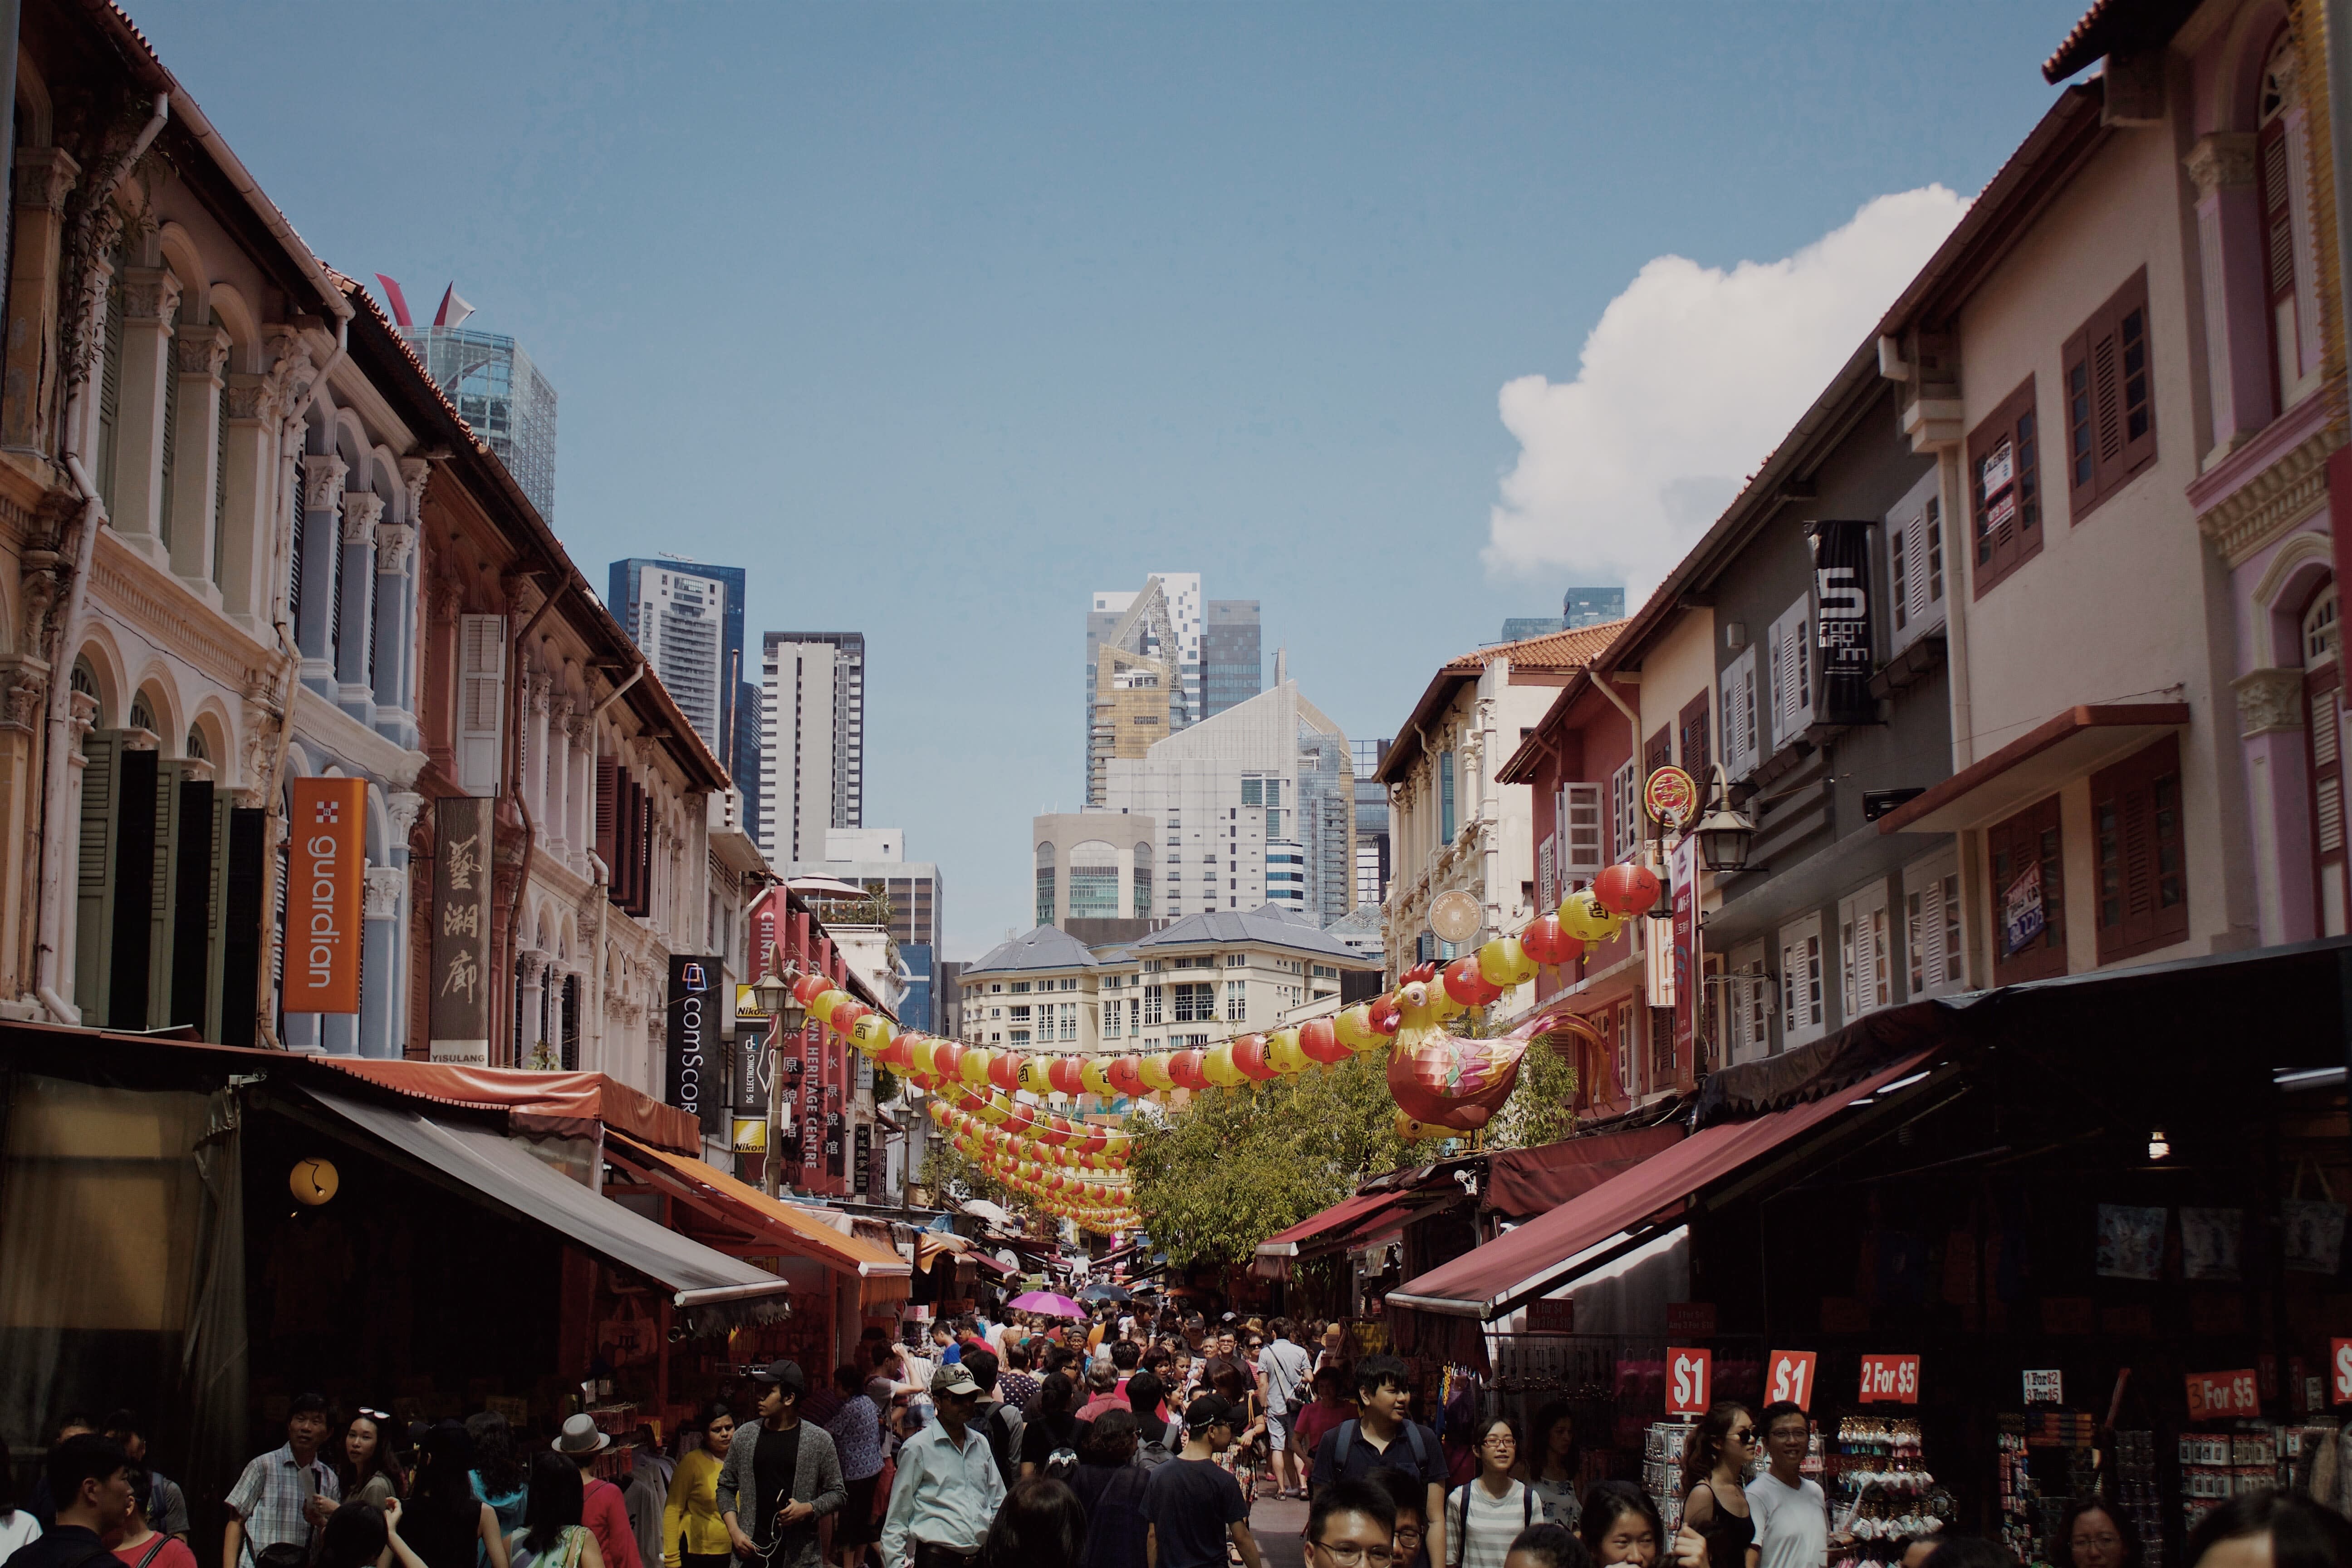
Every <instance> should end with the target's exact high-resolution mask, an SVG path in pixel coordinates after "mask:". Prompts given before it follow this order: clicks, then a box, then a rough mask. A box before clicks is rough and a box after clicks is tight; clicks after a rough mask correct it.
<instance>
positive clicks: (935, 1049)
mask: <svg viewBox="0 0 2352 1568" xmlns="http://www.w3.org/2000/svg"><path fill="white" fill-rule="evenodd" d="M961 1060H963V1047H961V1046H960V1045H958V1044H956V1043H955V1042H954V1041H953V1040H934V1041H932V1042H931V1070H932V1071H933V1072H935V1073H937V1074H938V1075H939V1076H940V1078H941V1079H948V1080H950V1081H951V1080H953V1079H954V1078H955V1076H956V1063H958V1062H960V1061H961Z"/></svg>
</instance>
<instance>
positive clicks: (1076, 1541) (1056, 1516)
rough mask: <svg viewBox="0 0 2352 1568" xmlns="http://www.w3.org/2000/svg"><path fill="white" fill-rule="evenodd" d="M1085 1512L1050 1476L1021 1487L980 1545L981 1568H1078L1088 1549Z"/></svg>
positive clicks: (1037, 1477)
mask: <svg viewBox="0 0 2352 1568" xmlns="http://www.w3.org/2000/svg"><path fill="white" fill-rule="evenodd" d="M1086 1539H1087V1516H1086V1510H1083V1509H1081V1508H1080V1507H1079V1506H1078V1499H1077V1494H1076V1493H1075V1492H1073V1491H1071V1490H1070V1489H1069V1488H1067V1487H1066V1486H1064V1485H1063V1484H1062V1483H1061V1482H1059V1481H1057V1480H1055V1479H1053V1478H1052V1477H1050V1476H1033V1477H1031V1478H1030V1479H1027V1480H1024V1481H1021V1482H1018V1483H1016V1484H1015V1485H1014V1487H1013V1494H1012V1495H1011V1496H1010V1497H1008V1498H1006V1499H1005V1500H1004V1506H1003V1507H1002V1508H1000V1509H998V1510H996V1522H995V1523H993V1524H992V1525H990V1526H989V1527H988V1537H987V1539H986V1540H984V1541H982V1542H981V1546H980V1568H1078V1560H1079V1557H1080V1556H1081V1554H1082V1553H1083V1552H1084V1551H1085V1549H1086Z"/></svg>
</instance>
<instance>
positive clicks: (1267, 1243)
mask: <svg viewBox="0 0 2352 1568" xmlns="http://www.w3.org/2000/svg"><path fill="white" fill-rule="evenodd" d="M1397 1195H1398V1194H1394V1193H1361V1194H1357V1195H1356V1196H1355V1197H1352V1198H1342V1199H1340V1200H1339V1202H1338V1203H1336V1204H1333V1205H1331V1206H1330V1207H1329V1208H1328V1209H1325V1210H1324V1211H1323V1212H1322V1213H1321V1214H1318V1215H1309V1216H1308V1217H1307V1218H1306V1219H1302V1220H1300V1221H1299V1222H1298V1223H1297V1225H1294V1226H1291V1227H1290V1228H1289V1229H1288V1230H1281V1231H1276V1232H1275V1234H1274V1235H1272V1236H1269V1237H1266V1238H1265V1240H1264V1241H1261V1242H1259V1243H1258V1244H1257V1255H1258V1256H1259V1257H1260V1258H1296V1257H1297V1256H1298V1248H1299V1247H1300V1246H1301V1245H1303V1244H1304V1243H1307V1242H1310V1241H1313V1240H1314V1239H1316V1238H1317V1237H1320V1236H1322V1235H1324V1234H1325V1233H1327V1232H1328V1231H1331V1230H1333V1229H1335V1228H1337V1227H1338V1226H1344V1225H1350V1224H1352V1223H1354V1222H1355V1221H1357V1220H1359V1219H1361V1218H1363V1217H1364V1216H1365V1215H1369V1214H1370V1213H1371V1212H1372V1211H1373V1210H1374V1209H1376V1208H1381V1207H1382V1206H1384V1205H1388V1204H1391V1203H1393V1202H1394V1201H1395V1200H1396V1197H1397Z"/></svg>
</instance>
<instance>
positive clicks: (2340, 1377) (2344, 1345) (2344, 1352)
mask: <svg viewBox="0 0 2352 1568" xmlns="http://www.w3.org/2000/svg"><path fill="white" fill-rule="evenodd" d="M2327 1393H2328V1397H2329V1398H2330V1399H2331V1400H2332V1401H2333V1402H2334V1403H2336V1404H2337V1405H2352V1340H2330V1341H2328V1342H2327Z"/></svg>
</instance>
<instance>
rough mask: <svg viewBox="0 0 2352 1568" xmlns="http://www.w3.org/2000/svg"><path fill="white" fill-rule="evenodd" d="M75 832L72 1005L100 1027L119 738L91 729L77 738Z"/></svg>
mask: <svg viewBox="0 0 2352 1568" xmlns="http://www.w3.org/2000/svg"><path fill="white" fill-rule="evenodd" d="M81 751H82V756H83V757H84V758H85V759H86V762H85V763H84V765H83V768H82V772H81V832H80V837H79V842H78V843H77V844H76V846H75V848H76V856H75V862H74V1005H76V1006H77V1007H79V1008H80V1009H81V1021H82V1022H83V1023H84V1024H87V1025H89V1026H92V1027H93V1028H102V1027H104V1026H105V1025H106V1021H107V1016H106V1002H107V992H108V990H109V987H110V980H111V973H112V971H111V966H110V963H109V962H108V955H109V952H110V942H111V939H112V936H113V932H114V824H115V804H116V799H115V797H116V794H117V789H118V786H119V784H121V767H120V765H119V764H120V763H121V756H122V736H121V732H120V731H113V730H93V731H90V732H89V734H87V735H85V736H83V737H82V742H81Z"/></svg>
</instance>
